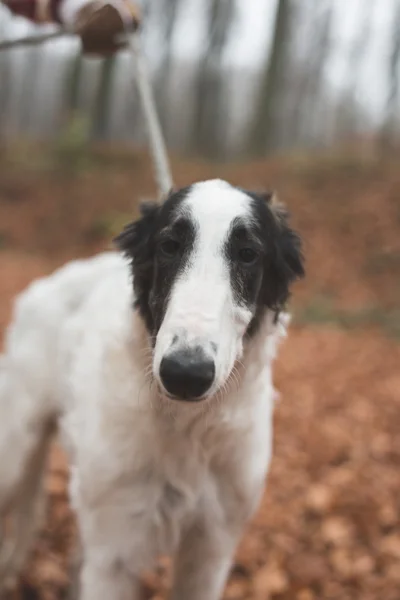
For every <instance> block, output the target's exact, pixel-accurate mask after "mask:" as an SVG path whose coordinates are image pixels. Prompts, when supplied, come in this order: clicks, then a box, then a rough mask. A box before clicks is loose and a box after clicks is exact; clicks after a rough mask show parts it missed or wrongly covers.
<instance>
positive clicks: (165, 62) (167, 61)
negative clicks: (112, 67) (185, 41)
mask: <svg viewBox="0 0 400 600" xmlns="http://www.w3.org/2000/svg"><path fill="white" fill-rule="evenodd" d="M179 5H180V0H163V10H161V11H159V14H161V15H162V23H161V27H162V38H163V39H162V59H161V63H160V67H159V70H158V74H157V76H156V92H157V93H156V98H157V104H158V106H159V109H160V118H161V124H162V126H163V129H164V131H165V132H166V135H167V137H168V113H169V110H168V109H169V92H170V86H169V81H170V76H171V68H172V42H173V35H174V30H175V25H176V21H177V15H178V10H179Z"/></svg>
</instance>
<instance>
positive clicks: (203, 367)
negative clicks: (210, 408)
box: [159, 346, 215, 401]
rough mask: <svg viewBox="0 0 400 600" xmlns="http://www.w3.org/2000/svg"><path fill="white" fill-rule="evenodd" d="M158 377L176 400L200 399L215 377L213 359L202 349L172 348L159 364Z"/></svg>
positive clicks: (197, 347)
mask: <svg viewBox="0 0 400 600" xmlns="http://www.w3.org/2000/svg"><path fill="white" fill-rule="evenodd" d="M159 373H160V379H161V383H162V385H163V386H164V388H165V390H166V392H167V393H168V395H170V396H172V397H173V398H174V399H176V400H186V401H196V400H201V399H202V398H203V397H204V396H205V395H206V393H207V391H208V390H209V389H210V388H211V386H212V384H213V383H214V379H215V363H214V360H213V359H212V358H211V357H209V356H207V355H206V353H205V352H204V350H203V349H202V348H201V347H199V346H196V347H195V348H184V349H179V350H172V351H171V352H170V353H168V354H167V355H165V356H164V358H163V359H162V361H161V364H160V371H159Z"/></svg>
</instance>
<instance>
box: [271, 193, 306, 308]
mask: <svg viewBox="0 0 400 600" xmlns="http://www.w3.org/2000/svg"><path fill="white" fill-rule="evenodd" d="M265 201H266V203H267V208H268V209H269V211H270V214H271V215H272V230H271V232H270V233H271V238H272V248H271V252H269V253H267V255H266V260H265V269H264V282H263V289H262V294H263V296H264V303H265V305H266V306H268V307H269V308H271V309H273V310H275V311H276V312H279V311H280V310H282V309H283V308H284V306H285V304H286V302H287V300H288V299H289V297H290V287H291V284H292V283H293V282H294V281H296V280H297V279H301V278H302V277H304V275H305V271H304V256H303V252H302V243H301V238H300V236H299V235H298V233H297V232H296V231H295V230H294V229H292V227H291V226H290V225H289V213H288V211H287V209H286V207H285V206H284V204H282V203H281V202H280V201H279V199H278V197H277V195H276V193H272V194H267V195H265Z"/></svg>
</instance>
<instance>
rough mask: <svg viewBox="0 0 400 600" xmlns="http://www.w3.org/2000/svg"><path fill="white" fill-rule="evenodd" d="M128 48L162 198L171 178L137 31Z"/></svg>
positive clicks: (168, 190) (168, 189)
mask: <svg viewBox="0 0 400 600" xmlns="http://www.w3.org/2000/svg"><path fill="white" fill-rule="evenodd" d="M130 49H131V51H132V55H133V57H134V60H135V63H136V74H137V84H138V90H139V95H140V101H141V104H142V109H143V114H144V118H145V121H146V126H147V135H148V138H149V144H150V151H151V155H152V159H153V166H154V171H155V177H156V181H157V185H158V191H159V195H160V199H162V198H165V197H166V196H167V195H168V193H169V192H170V191H171V189H172V186H173V180H172V173H171V167H170V164H169V160H168V153H167V149H166V146H165V141H164V136H163V133H162V129H161V124H160V121H159V118H158V114H157V109H156V104H155V101H154V96H153V91H152V88H151V84H150V78H149V74H148V70H147V64H146V61H145V59H144V56H143V53H142V51H141V45H140V33H139V32H138V31H136V32H135V33H134V34H133V35H132V36H131V41H130Z"/></svg>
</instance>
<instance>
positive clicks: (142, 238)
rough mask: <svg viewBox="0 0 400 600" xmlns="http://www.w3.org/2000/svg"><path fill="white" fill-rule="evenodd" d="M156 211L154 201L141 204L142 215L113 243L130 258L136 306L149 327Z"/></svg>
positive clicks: (156, 205)
mask: <svg viewBox="0 0 400 600" xmlns="http://www.w3.org/2000/svg"><path fill="white" fill-rule="evenodd" d="M159 210H160V207H159V205H158V204H156V203H146V204H143V205H141V207H140V212H141V217H140V218H139V219H138V220H137V221H134V222H133V223H129V225H127V226H126V227H125V229H124V230H123V231H122V232H121V233H120V234H119V235H117V236H116V237H115V238H114V243H115V244H116V246H117V247H118V248H119V249H120V250H121V252H123V254H124V255H125V256H126V257H127V258H129V259H130V261H131V269H132V274H133V287H134V291H135V296H136V298H135V305H136V306H137V307H138V308H139V311H140V313H141V315H142V317H143V318H144V320H145V322H146V324H147V326H148V327H149V328H151V326H152V316H151V311H150V308H149V296H150V290H151V286H152V282H153V272H154V234H155V231H156V223H157V217H158V214H159Z"/></svg>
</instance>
